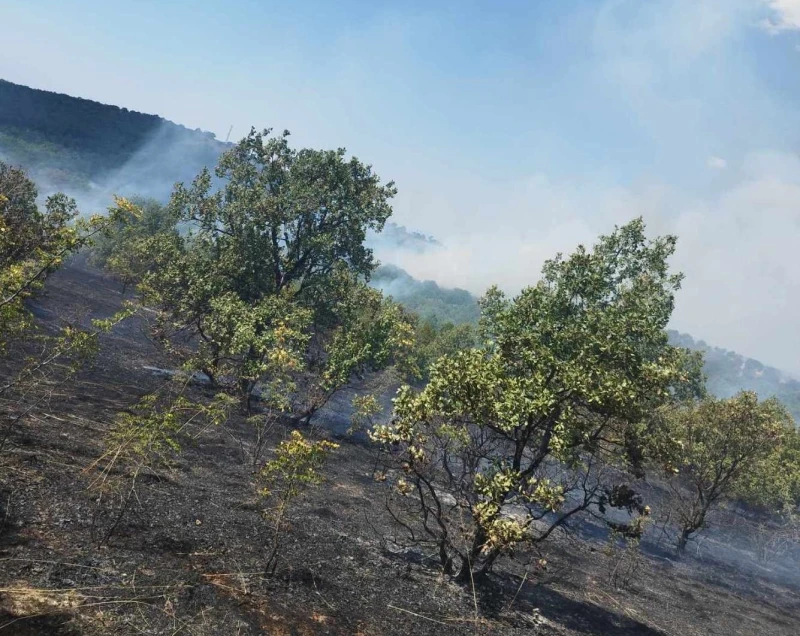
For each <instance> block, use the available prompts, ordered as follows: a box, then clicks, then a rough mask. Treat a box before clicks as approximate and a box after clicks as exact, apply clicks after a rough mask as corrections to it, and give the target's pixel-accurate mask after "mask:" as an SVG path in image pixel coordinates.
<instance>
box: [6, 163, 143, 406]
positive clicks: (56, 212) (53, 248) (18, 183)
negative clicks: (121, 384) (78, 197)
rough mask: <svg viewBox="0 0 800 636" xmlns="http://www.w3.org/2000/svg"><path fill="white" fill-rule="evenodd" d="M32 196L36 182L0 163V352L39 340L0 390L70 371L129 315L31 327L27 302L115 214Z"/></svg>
mask: <svg viewBox="0 0 800 636" xmlns="http://www.w3.org/2000/svg"><path fill="white" fill-rule="evenodd" d="M36 197H37V190H36V186H35V184H34V183H33V182H32V181H31V180H30V179H29V178H28V177H27V175H26V174H25V172H24V171H22V170H20V169H18V168H13V167H10V166H8V165H6V164H5V163H2V162H0V352H2V353H4V354H5V353H8V348H9V346H10V345H11V344H12V343H15V344H19V345H20V346H21V347H22V348H23V349H24V348H25V345H29V344H30V343H31V341H36V343H37V344H38V352H37V355H36V356H33V357H30V358H29V359H28V360H27V362H26V364H25V365H24V366H23V368H22V369H21V370H18V372H17V373H15V374H13V375H12V376H10V377H8V378H5V379H4V380H3V382H2V383H0V394H6V393H7V392H10V391H14V390H16V391H17V392H18V393H19V392H21V393H25V390H23V387H26V389H27V390H28V391H29V390H30V389H31V388H32V386H33V385H34V384H36V383H37V382H41V381H42V380H43V379H44V377H46V375H47V374H48V373H50V372H52V371H54V370H55V369H56V368H57V364H56V363H57V362H64V361H65V360H66V361H69V364H68V365H66V368H67V369H68V370H73V371H74V370H75V369H76V365H78V366H79V365H80V364H81V363H83V362H85V361H86V360H87V359H88V358H89V357H91V355H92V354H93V353H94V352H95V350H96V345H97V337H98V335H99V334H100V333H101V332H104V331H108V330H110V329H111V328H112V327H113V326H114V325H115V324H116V323H117V322H119V321H120V320H122V319H124V318H125V317H127V316H128V315H129V313H130V312H129V310H127V309H126V310H124V311H122V312H120V313H119V314H118V315H117V316H115V317H113V318H111V319H108V320H99V321H93V324H92V326H91V327H90V328H88V329H80V328H77V327H76V326H75V325H71V324H68V325H66V326H64V327H63V328H62V329H61V332H60V333H58V334H57V335H52V334H49V335H46V334H44V333H41V332H39V331H37V330H36V329H35V324H34V321H33V317H32V315H31V313H30V311H29V309H28V307H27V306H26V301H27V300H28V299H29V298H31V297H32V296H33V295H34V294H35V293H36V292H37V291H39V290H40V289H41V288H42V286H43V285H44V281H45V279H46V277H47V276H48V275H49V274H51V273H52V272H54V271H55V270H57V269H58V268H59V267H60V266H61V265H62V264H63V263H64V261H65V259H66V258H68V257H69V256H70V255H72V254H74V253H75V252H76V251H77V250H79V249H80V248H82V247H84V246H86V245H88V244H90V243H91V241H92V240H93V239H94V238H95V237H96V236H97V235H98V234H99V233H100V232H102V231H104V230H105V228H107V227H108V225H109V224H111V223H116V222H117V217H116V216H115V215H114V214H112V215H111V216H109V217H108V218H105V217H99V216H94V217H90V218H88V219H77V218H76V217H77V210H76V206H75V202H74V201H73V200H72V199H69V198H67V197H66V196H64V195H63V194H55V195H53V196H50V197H48V199H47V202H46V205H45V209H44V211H42V210H40V209H39V207H38V206H37V204H36ZM28 348H30V347H28ZM23 412H26V411H25V410H23Z"/></svg>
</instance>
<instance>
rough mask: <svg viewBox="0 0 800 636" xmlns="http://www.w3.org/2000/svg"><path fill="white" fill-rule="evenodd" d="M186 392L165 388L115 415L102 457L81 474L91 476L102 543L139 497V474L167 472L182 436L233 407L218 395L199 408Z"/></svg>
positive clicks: (218, 420)
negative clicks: (103, 525)
mask: <svg viewBox="0 0 800 636" xmlns="http://www.w3.org/2000/svg"><path fill="white" fill-rule="evenodd" d="M185 389H186V383H185V382H184V383H180V382H176V383H175V384H172V383H169V384H167V385H165V387H162V389H161V390H159V391H157V392H154V393H150V394H147V395H145V396H144V397H143V398H142V399H141V400H140V401H139V402H138V403H137V404H135V405H134V406H133V407H132V408H131V409H130V410H128V411H123V412H120V413H119V414H117V416H116V420H115V422H114V424H113V425H112V427H111V429H110V430H109V432H108V435H107V436H106V438H105V440H104V446H105V450H104V452H103V454H102V455H101V456H100V457H99V458H98V459H97V460H95V461H94V462H92V463H91V464H90V465H89V466H88V467H87V468H86V469H85V472H87V473H90V474H92V475H93V478H92V481H91V482H90V484H89V490H90V491H91V492H93V493H94V494H95V495H96V499H95V502H96V504H97V506H96V510H95V516H94V519H93V522H92V531H93V535H94V536H95V538H99V542H100V543H101V544H103V543H105V542H107V541H108V540H109V539H110V538H111V536H112V534H113V533H114V531H115V530H116V528H117V527H118V525H119V523H120V522H121V521H122V519H123V517H124V516H125V513H126V512H127V511H128V510H129V506H130V504H131V502H132V501H133V500H134V499H136V498H138V495H137V487H138V486H139V483H140V477H141V476H142V474H144V473H145V472H149V473H151V474H157V473H158V471H159V470H161V469H163V468H168V467H169V466H170V465H171V462H172V460H173V459H174V458H175V457H176V456H177V455H178V454H179V453H180V451H181V446H180V440H181V437H188V436H189V435H190V434H196V433H197V431H199V430H201V429H202V428H203V427H209V426H214V427H218V426H221V425H222V424H223V423H224V422H226V421H227V419H228V417H229V413H230V410H231V407H232V404H233V402H232V400H231V398H230V397H229V396H227V395H225V394H222V393H221V394H217V395H216V396H215V397H214V399H213V400H211V401H210V402H208V403H202V402H197V401H194V400H191V399H189V398H187V397H186V396H185V394H184V392H185ZM109 515H110V516H111V521H110V522H109V524H108V527H107V528H106V529H105V530H104V531H103V532H102V533H101V534H100V535H99V537H98V534H97V531H98V530H99V525H100V524H99V521H100V518H101V517H103V516H109Z"/></svg>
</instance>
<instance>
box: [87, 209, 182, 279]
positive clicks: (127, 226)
mask: <svg viewBox="0 0 800 636" xmlns="http://www.w3.org/2000/svg"><path fill="white" fill-rule="evenodd" d="M111 210H112V216H114V218H115V219H116V221H115V222H113V223H110V224H109V226H108V227H106V228H105V229H104V231H103V233H102V234H101V235H100V236H98V238H97V240H96V241H95V242H94V245H93V246H92V250H91V260H92V263H93V264H95V265H97V266H99V267H103V268H105V269H107V270H108V271H109V272H111V273H112V274H114V275H115V276H116V277H117V278H119V279H120V280H121V281H122V283H123V291H124V289H125V288H126V287H127V286H128V285H131V284H134V283H138V282H139V281H141V279H142V278H143V277H144V276H145V274H147V272H148V271H149V269H150V267H151V266H152V265H153V259H152V258H151V255H150V253H149V252H150V250H149V242H150V241H151V240H152V239H153V238H154V237H157V236H163V237H164V238H166V239H167V240H168V239H169V238H170V237H172V238H176V237H177V230H176V220H175V218H174V217H172V216H171V215H170V214H169V212H168V211H167V210H166V209H165V208H164V206H162V205H161V204H160V203H158V201H155V200H154V199H144V198H141V197H133V198H131V199H130V200H128V199H124V198H121V197H116V198H115V205H114V207H113V208H111Z"/></svg>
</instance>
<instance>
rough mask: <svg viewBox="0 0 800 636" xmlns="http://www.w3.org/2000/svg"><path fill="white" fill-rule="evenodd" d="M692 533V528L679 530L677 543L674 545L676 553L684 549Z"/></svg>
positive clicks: (681, 552) (680, 552)
mask: <svg viewBox="0 0 800 636" xmlns="http://www.w3.org/2000/svg"><path fill="white" fill-rule="evenodd" d="M693 533H694V529H693V528H683V530H681V536H680V537H678V544H677V545H676V546H675V547H676V549H677V551H678V554H683V552H684V550H686V544H687V543H689V539H690V537H691V536H692V534H693Z"/></svg>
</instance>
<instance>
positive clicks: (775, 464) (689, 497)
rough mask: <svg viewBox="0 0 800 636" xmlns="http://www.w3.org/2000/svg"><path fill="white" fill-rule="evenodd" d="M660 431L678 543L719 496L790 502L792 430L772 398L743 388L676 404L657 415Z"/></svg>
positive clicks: (794, 480) (797, 471)
mask: <svg viewBox="0 0 800 636" xmlns="http://www.w3.org/2000/svg"><path fill="white" fill-rule="evenodd" d="M661 432H662V436H663V437H664V438H665V442H664V444H663V446H662V448H665V449H667V452H665V453H664V456H665V458H666V460H667V468H668V471H669V472H672V473H677V477H676V478H675V479H673V480H672V482H671V484H670V485H671V488H672V491H673V494H674V497H673V501H674V503H673V505H674V508H675V512H676V513H677V515H678V518H679V522H680V525H681V534H680V537H679V540H678V549H679V550H682V549H683V548H684V547H685V546H686V543H687V541H688V540H689V538H690V537H691V536H692V535H694V534H695V533H696V532H698V531H699V530H701V529H702V528H704V527H705V526H706V525H707V522H708V515H709V512H711V511H713V509H714V508H715V507H716V506H718V505H719V504H720V503H721V502H722V501H725V500H726V499H735V498H744V499H746V500H748V501H750V503H752V504H756V505H761V506H769V507H772V508H777V509H781V508H785V507H787V506H792V505H794V504H796V499H794V497H795V496H796V494H797V492H798V490H797V486H798V483H800V463H798V461H797V460H798V454H797V451H798V441H797V438H798V434H797V431H796V429H795V427H794V422H793V420H792V418H791V416H790V415H789V414H788V412H787V411H786V409H785V408H784V407H783V405H781V404H780V402H778V401H777V400H776V399H775V398H770V399H767V400H763V401H761V402H759V400H758V396H756V394H755V393H752V392H742V393H739V394H738V395H736V396H734V397H733V398H730V399H727V400H719V399H715V398H707V399H705V400H703V401H701V402H699V403H697V404H688V405H682V406H680V407H678V408H674V409H669V410H668V411H667V413H665V414H664V415H663V419H662V420H661ZM687 491H688V494H687Z"/></svg>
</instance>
